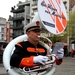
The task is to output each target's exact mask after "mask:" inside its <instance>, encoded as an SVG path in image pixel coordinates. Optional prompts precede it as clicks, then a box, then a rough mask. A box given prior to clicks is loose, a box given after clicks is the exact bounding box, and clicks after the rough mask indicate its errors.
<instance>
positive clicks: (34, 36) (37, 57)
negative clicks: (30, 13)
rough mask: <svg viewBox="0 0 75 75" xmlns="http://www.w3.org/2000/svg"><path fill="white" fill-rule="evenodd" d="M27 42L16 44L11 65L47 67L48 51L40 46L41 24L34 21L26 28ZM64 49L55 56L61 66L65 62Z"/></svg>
mask: <svg viewBox="0 0 75 75" xmlns="http://www.w3.org/2000/svg"><path fill="white" fill-rule="evenodd" d="M25 30H26V34H27V36H28V40H27V41H21V42H18V43H17V44H15V50H14V52H13V54H12V55H11V59H10V65H11V66H13V67H33V66H34V64H38V63H39V64H41V65H45V62H46V61H48V57H47V56H46V55H47V49H46V48H45V47H43V46H42V45H41V44H39V41H40V37H39V36H40V33H41V32H40V31H41V28H40V22H39V21H34V22H32V23H29V24H28V25H26V26H25ZM63 54H64V52H63V49H61V51H60V52H59V53H58V54H55V59H56V64H57V65H60V64H61V63H62V60H63Z"/></svg>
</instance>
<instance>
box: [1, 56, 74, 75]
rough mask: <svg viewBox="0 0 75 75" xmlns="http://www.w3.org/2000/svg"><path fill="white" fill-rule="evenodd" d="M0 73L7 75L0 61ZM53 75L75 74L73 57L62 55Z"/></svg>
mask: <svg viewBox="0 0 75 75" xmlns="http://www.w3.org/2000/svg"><path fill="white" fill-rule="evenodd" d="M0 75H9V74H7V72H6V70H5V68H4V67H3V64H2V63H0ZM53 75H75V58H71V57H64V59H63V63H62V64H61V65H59V66H56V70H55V73H54V74H53Z"/></svg>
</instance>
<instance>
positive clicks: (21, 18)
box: [11, 16, 24, 21]
mask: <svg viewBox="0 0 75 75" xmlns="http://www.w3.org/2000/svg"><path fill="white" fill-rule="evenodd" d="M11 20H13V21H17V20H24V17H23V16H20V17H12V18H11Z"/></svg>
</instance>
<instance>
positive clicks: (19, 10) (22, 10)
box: [11, 8, 24, 13]
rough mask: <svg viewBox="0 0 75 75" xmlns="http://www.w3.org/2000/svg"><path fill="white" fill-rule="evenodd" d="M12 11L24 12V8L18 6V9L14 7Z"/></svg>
mask: <svg viewBox="0 0 75 75" xmlns="http://www.w3.org/2000/svg"><path fill="white" fill-rule="evenodd" d="M11 12H13V13H20V12H24V8H20V9H19V8H18V9H14V8H12V10H11Z"/></svg>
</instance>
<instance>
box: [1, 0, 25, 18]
mask: <svg viewBox="0 0 75 75" xmlns="http://www.w3.org/2000/svg"><path fill="white" fill-rule="evenodd" d="M19 1H22V2H24V1H25V0H0V17H3V18H6V19H8V17H9V15H12V13H11V12H10V10H11V7H13V6H14V5H17V3H18V2H19Z"/></svg>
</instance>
